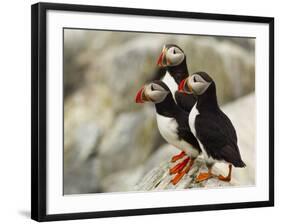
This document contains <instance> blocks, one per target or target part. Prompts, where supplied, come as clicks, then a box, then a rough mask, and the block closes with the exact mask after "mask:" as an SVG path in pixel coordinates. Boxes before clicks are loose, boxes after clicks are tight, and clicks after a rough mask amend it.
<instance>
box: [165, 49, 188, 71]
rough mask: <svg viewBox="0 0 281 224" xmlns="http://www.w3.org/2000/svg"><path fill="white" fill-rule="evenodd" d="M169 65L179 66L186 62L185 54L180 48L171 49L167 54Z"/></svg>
mask: <svg viewBox="0 0 281 224" xmlns="http://www.w3.org/2000/svg"><path fill="white" fill-rule="evenodd" d="M166 60H167V65H169V66H177V65H179V64H180V63H182V61H183V60H184V53H183V52H182V51H181V50H180V49H179V48H178V47H170V48H169V49H168V50H167V52H166Z"/></svg>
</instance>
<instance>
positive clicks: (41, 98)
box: [31, 3, 274, 221]
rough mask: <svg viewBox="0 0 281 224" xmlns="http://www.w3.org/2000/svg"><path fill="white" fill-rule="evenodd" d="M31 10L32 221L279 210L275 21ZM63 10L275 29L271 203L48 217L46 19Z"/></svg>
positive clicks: (40, 6) (83, 8)
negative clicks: (276, 195)
mask: <svg viewBox="0 0 281 224" xmlns="http://www.w3.org/2000/svg"><path fill="white" fill-rule="evenodd" d="M31 8H32V10H31V25H32V30H31V41H32V44H31V61H32V64H31V96H32V99H31V102H32V104H31V111H32V113H31V127H32V133H31V136H32V140H31V143H32V145H31V147H32V153H31V161H32V164H31V177H32V178H31V218H32V219H34V220H37V221H53V220H70V219H85V218H101V217H115V216H132V215H147V214H161V213H178V212H193V211H206V210H222V209H238V208H254V207H268V206H274V18H271V17H256V16H241V15H224V14H210V13H194V12H183V11H163V10H151V9H137V8H119V7H103V6H89V5H73V4H54V3H37V4H34V5H32V7H31ZM48 10H63V11H75V12H88V13H95V12H96V13H97V12H98V13H111V14H123V15H141V16H154V17H159V16H161V17H175V18H191V19H206V20H217V21H234V22H254V23H264V24H268V25H269V75H270V77H269V160H270V161H269V164H270V165H269V183H268V184H269V200H267V201H256V202H243V203H227V204H214V205H196V206H179V207H161V208H148V209H147V208H146V209H142V208H140V209H130V210H114V211H100V212H83V213H68V214H52V215H49V214H47V213H46V205H47V204H46V203H47V201H46V175H47V173H46V145H47V138H46V128H47V116H46V115H47V114H46V110H47V105H46V95H47V93H46V90H47V88H46V36H47V33H46V32H47V31H46V13H47V11H48Z"/></svg>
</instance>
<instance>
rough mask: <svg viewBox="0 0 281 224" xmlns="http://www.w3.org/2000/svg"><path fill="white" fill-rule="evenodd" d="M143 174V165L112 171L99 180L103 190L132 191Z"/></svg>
mask: <svg viewBox="0 0 281 224" xmlns="http://www.w3.org/2000/svg"><path fill="white" fill-rule="evenodd" d="M142 176H143V167H142V166H138V167H136V168H133V169H128V170H122V171H118V172H114V173H112V174H110V175H108V176H106V177H105V178H103V179H102V180H101V188H102V190H103V192H117V191H123V192H124V191H132V190H133V189H134V186H135V185H136V183H137V182H138V181H139V179H140V178H141V177H142Z"/></svg>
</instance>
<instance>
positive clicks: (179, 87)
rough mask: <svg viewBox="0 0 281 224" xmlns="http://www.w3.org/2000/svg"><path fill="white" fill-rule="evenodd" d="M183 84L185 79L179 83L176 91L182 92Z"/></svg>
mask: <svg viewBox="0 0 281 224" xmlns="http://www.w3.org/2000/svg"><path fill="white" fill-rule="evenodd" d="M185 83H186V79H183V80H181V82H180V84H179V86H178V91H181V92H183V90H184V85H185Z"/></svg>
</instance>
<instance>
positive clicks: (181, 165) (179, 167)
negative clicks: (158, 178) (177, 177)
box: [170, 157, 190, 174]
mask: <svg viewBox="0 0 281 224" xmlns="http://www.w3.org/2000/svg"><path fill="white" fill-rule="evenodd" d="M189 160H190V158H189V157H187V158H186V159H185V160H183V161H182V162H180V163H178V164H177V165H175V166H174V167H172V168H171V169H170V174H175V173H178V172H180V171H182V170H183V168H184V167H185V166H186V164H187V163H188V162H189Z"/></svg>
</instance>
